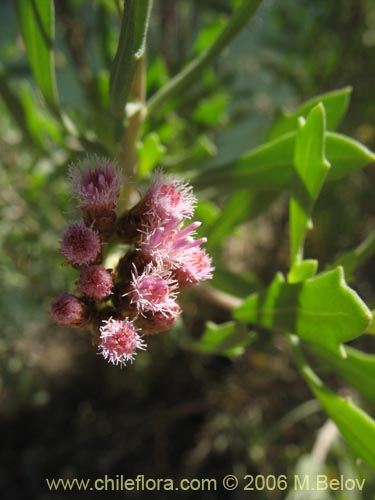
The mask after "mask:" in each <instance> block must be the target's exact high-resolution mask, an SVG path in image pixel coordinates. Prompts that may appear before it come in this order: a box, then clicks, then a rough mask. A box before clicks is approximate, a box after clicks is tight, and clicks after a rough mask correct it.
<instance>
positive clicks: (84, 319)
mask: <svg viewBox="0 0 375 500" xmlns="http://www.w3.org/2000/svg"><path fill="white" fill-rule="evenodd" d="M49 313H50V316H51V317H52V319H53V320H54V322H55V323H57V324H58V325H68V326H79V327H84V326H86V325H87V323H88V322H89V319H90V314H89V311H88V308H87V305H86V304H85V303H84V302H82V301H81V300H79V299H77V297H75V296H74V295H70V293H61V294H60V295H58V296H57V297H55V298H54V299H53V301H52V304H51V308H50V311H49Z"/></svg>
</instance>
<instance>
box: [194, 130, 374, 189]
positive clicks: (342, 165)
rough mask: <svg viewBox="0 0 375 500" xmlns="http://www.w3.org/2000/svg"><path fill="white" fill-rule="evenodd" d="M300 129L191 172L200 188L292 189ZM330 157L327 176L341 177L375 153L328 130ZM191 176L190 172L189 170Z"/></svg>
mask: <svg viewBox="0 0 375 500" xmlns="http://www.w3.org/2000/svg"><path fill="white" fill-rule="evenodd" d="M295 139H296V132H290V133H289V134H286V135H284V136H282V137H280V138H278V139H277V140H274V141H271V142H268V143H266V144H264V145H262V146H260V147H258V148H256V149H254V150H252V151H249V152H248V153H246V154H244V155H243V156H241V157H240V158H238V159H237V160H233V161H231V162H229V163H226V164H223V165H219V166H213V167H207V168H202V169H200V170H199V171H192V172H189V177H190V179H191V182H192V183H193V184H194V185H195V186H196V187H197V188H206V187H211V186H212V184H213V182H214V183H215V186H216V187H223V186H224V187H225V189H226V190H227V191H228V190H238V189H246V188H251V189H253V190H277V191H281V190H283V189H288V188H289V187H290V185H291V182H292V178H293V173H294V171H293V170H294V169H293V156H294V145H295ZM326 157H327V160H328V161H329V162H330V164H331V169H330V170H329V172H328V176H327V180H333V179H339V178H341V177H344V176H345V175H348V174H349V173H351V172H354V171H355V170H358V169H360V168H363V167H365V166H366V165H368V164H369V163H371V162H374V161H375V154H374V153H373V152H372V151H370V150H369V149H367V148H366V147H365V146H363V145H362V144H360V143H359V142H357V141H355V140H354V139H351V138H349V137H346V136H344V135H340V134H336V133H335V132H326ZM186 175H187V176H188V174H186Z"/></svg>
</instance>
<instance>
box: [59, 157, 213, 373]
mask: <svg viewBox="0 0 375 500" xmlns="http://www.w3.org/2000/svg"><path fill="white" fill-rule="evenodd" d="M70 178H71V181H72V183H73V189H74V194H75V196H76V197H77V199H78V201H79V203H78V206H77V208H79V209H80V211H81V213H82V220H80V221H77V222H75V223H73V224H72V225H71V226H70V227H68V228H67V229H66V230H65V231H64V232H63V234H62V239H61V248H60V251H61V253H62V254H63V255H64V256H65V258H66V263H67V264H70V265H72V266H73V267H74V268H75V269H77V270H78V271H79V272H80V277H79V280H78V282H77V288H78V291H79V296H78V297H77V296H75V295H71V294H68V293H63V294H61V295H59V296H57V297H56V298H55V299H54V300H53V302H52V305H51V309H50V314H51V316H52V318H53V319H54V321H55V322H56V323H57V324H59V325H68V326H73V327H78V328H87V327H88V326H91V328H92V333H93V336H94V343H96V344H98V348H99V352H100V353H101V354H102V355H103V356H104V358H105V359H107V360H108V361H110V362H111V363H113V364H116V365H117V364H119V365H125V364H126V363H127V362H132V361H133V359H134V356H135V354H136V351H137V350H142V349H145V347H146V345H145V343H144V341H143V339H142V336H141V332H142V335H148V334H154V333H158V332H161V331H164V330H168V329H169V328H171V327H172V326H173V324H174V323H175V321H176V319H177V317H178V316H179V314H180V313H181V308H180V306H179V305H178V303H177V298H178V294H179V291H180V290H181V289H184V288H187V287H190V286H193V285H195V284H197V283H199V282H200V281H203V280H207V279H209V278H211V277H212V271H213V267H212V265H211V259H210V257H209V256H208V254H207V253H206V251H205V250H204V249H203V248H202V245H203V244H204V243H205V242H206V238H198V239H196V238H195V232H196V229H197V228H198V227H199V226H200V223H199V222H191V223H189V224H186V221H187V219H191V218H192V217H193V215H194V209H195V203H196V199H195V197H194V195H193V192H192V188H191V187H190V186H188V185H186V184H183V183H182V182H180V181H178V180H176V179H169V178H167V177H165V176H163V175H162V174H161V173H157V174H156V176H155V179H154V182H153V184H152V186H151V187H150V188H149V190H148V191H147V192H146V194H145V195H144V197H143V198H142V199H141V201H140V202H139V203H138V204H137V205H136V206H134V207H133V208H132V209H131V210H129V211H127V212H126V213H125V214H123V215H122V216H121V217H120V218H118V219H117V218H116V205H117V201H118V198H119V194H120V188H121V179H120V176H119V175H118V172H117V169H116V167H115V166H114V165H113V164H112V163H111V162H109V161H108V160H106V159H103V158H97V157H94V158H92V159H90V158H87V159H86V160H84V161H83V162H82V163H81V164H79V165H78V166H76V167H74V166H72V167H71V168H70ZM115 229H116V231H117V235H118V236H119V237H120V238H121V240H122V242H123V243H126V244H127V245H128V247H127V251H126V253H125V255H123V257H122V258H121V259H120V261H119V263H118V266H117V269H116V270H115V271H112V270H108V269H105V268H104V267H103V266H102V261H103V253H104V251H105V244H106V243H108V241H109V240H110V237H111V235H112V233H113V232H114V230H115Z"/></svg>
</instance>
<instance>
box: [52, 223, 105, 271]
mask: <svg viewBox="0 0 375 500" xmlns="http://www.w3.org/2000/svg"><path fill="white" fill-rule="evenodd" d="M100 252H101V243H100V238H99V235H98V233H97V232H96V231H94V229H91V228H90V227H86V226H85V225H84V223H83V222H81V221H78V222H75V223H74V224H72V225H71V226H70V227H68V228H67V229H65V231H64V232H63V234H62V238H61V253H62V254H63V255H65V257H66V258H67V262H68V263H69V264H72V265H75V264H76V265H80V266H85V265H87V264H91V263H92V262H94V261H95V260H96V259H97V257H98V256H99V254H100Z"/></svg>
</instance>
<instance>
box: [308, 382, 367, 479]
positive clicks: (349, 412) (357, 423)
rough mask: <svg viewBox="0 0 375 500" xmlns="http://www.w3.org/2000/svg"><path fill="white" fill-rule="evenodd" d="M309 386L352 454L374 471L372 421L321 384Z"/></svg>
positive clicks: (349, 402) (359, 409) (352, 404)
mask: <svg viewBox="0 0 375 500" xmlns="http://www.w3.org/2000/svg"><path fill="white" fill-rule="evenodd" d="M309 385H310V388H311V390H312V391H313V393H314V394H315V396H316V397H317V399H318V400H319V401H320V403H321V405H322V406H323V408H324V410H325V411H326V412H327V414H328V415H329V417H330V418H331V419H332V420H333V421H334V422H335V424H336V425H337V427H338V428H339V430H340V432H341V434H342V435H343V436H344V438H345V439H346V441H347V443H348V444H349V446H350V447H351V448H352V450H353V451H354V453H355V454H356V455H357V456H358V457H360V458H362V459H363V460H364V461H365V462H366V463H367V464H368V465H369V466H370V467H371V468H372V469H374V470H375V447H374V443H375V422H374V420H373V419H372V418H371V417H370V416H369V415H368V414H367V413H366V412H364V411H363V410H362V409H361V408H358V406H356V405H355V404H354V403H352V402H351V401H350V400H348V399H344V398H342V397H340V396H337V395H336V394H335V393H333V392H331V391H330V390H329V389H328V388H327V387H326V386H324V385H323V384H318V383H315V384H313V383H312V382H311V381H309Z"/></svg>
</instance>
